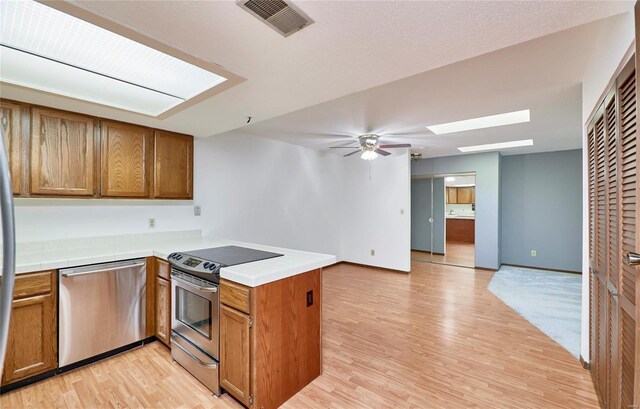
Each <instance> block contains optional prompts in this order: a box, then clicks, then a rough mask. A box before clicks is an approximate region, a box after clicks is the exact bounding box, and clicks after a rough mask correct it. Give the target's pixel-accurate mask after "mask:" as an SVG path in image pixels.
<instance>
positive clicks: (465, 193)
mask: <svg viewBox="0 0 640 409" xmlns="http://www.w3.org/2000/svg"><path fill="white" fill-rule="evenodd" d="M457 189H458V204H471V203H473V200H472V196H473V188H472V187H459V188H457Z"/></svg>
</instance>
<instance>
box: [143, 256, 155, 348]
mask: <svg viewBox="0 0 640 409" xmlns="http://www.w3.org/2000/svg"><path fill="white" fill-rule="evenodd" d="M146 261H147V282H146V285H145V289H146V291H147V297H146V303H145V307H146V311H145V315H146V324H147V331H146V333H145V336H146V337H152V336H155V335H156V270H157V263H156V258H155V257H147V260H146Z"/></svg>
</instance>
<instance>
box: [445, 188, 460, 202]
mask: <svg viewBox="0 0 640 409" xmlns="http://www.w3.org/2000/svg"><path fill="white" fill-rule="evenodd" d="M447 203H449V204H456V203H458V189H456V188H455V187H447Z"/></svg>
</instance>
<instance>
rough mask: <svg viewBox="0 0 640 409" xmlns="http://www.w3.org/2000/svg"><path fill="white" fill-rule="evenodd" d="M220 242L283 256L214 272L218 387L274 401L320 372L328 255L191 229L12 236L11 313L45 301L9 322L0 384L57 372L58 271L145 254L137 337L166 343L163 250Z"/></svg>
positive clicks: (255, 401)
mask: <svg viewBox="0 0 640 409" xmlns="http://www.w3.org/2000/svg"><path fill="white" fill-rule="evenodd" d="M230 245H236V246H243V247H247V248H252V249H256V250H262V251H271V252H277V253H280V254H282V255H283V256H281V257H277V258H273V259H267V260H261V261H256V262H252V263H248V264H242V265H237V266H231V267H223V268H221V269H220V284H219V296H220V315H219V317H220V320H219V328H220V362H219V375H220V386H221V387H222V388H223V389H224V390H226V391H227V392H228V393H229V394H230V395H232V396H233V397H234V398H236V399H237V400H238V401H239V402H241V403H242V404H243V405H245V406H246V407H249V408H265V409H266V408H275V407H278V406H280V405H281V404H282V403H284V402H285V401H286V400H287V399H289V398H290V397H291V396H293V395H294V394H295V393H296V392H298V391H299V390H301V389H302V388H303V387H304V386H306V385H307V384H308V383H310V382H311V381H313V379H315V378H316V377H317V376H319V375H320V374H321V372H322V350H321V309H322V308H321V306H322V268H323V267H325V266H328V265H331V264H334V263H335V262H336V258H335V256H332V255H326V254H318V253H309V252H304V251H297V250H290V249H283V248H276V247H270V246H263V245H257V244H250V243H242V242H235V241H229V240H217V239H211V238H206V237H201V236H200V232H199V231H189V232H170V233H156V234H142V235H140V234H138V235H127V236H117V237H116V236H112V237H101V238H84V239H77V240H75V239H73V240H64V241H43V242H31V243H19V244H18V253H17V271H18V275H17V278H16V295H15V301H14V307H13V309H14V313H15V315H14V316H15V317H20V316H21V314H26V313H30V312H28V309H27V308H23V304H25V300H28V299H35V298H37V299H38V300H39V302H41V303H42V304H43V305H45V308H43V309H42V311H43V314H42V316H40V317H37V318H35V317H33V316H30V317H29V321H30V322H31V324H26V323H25V322H26V321H25V320H21V319H19V318H16V319H13V320H12V322H11V329H10V342H9V350H8V355H7V359H6V365H5V368H6V370H5V374H4V375H5V376H4V377H3V382H2V384H3V390H4V391H6V390H9V389H13V388H15V387H20V386H23V385H26V384H28V383H31V382H33V381H35V380H39V379H42V378H44V377H48V376H53V375H55V374H56V373H57V372H58V369H59V368H58V362H59V361H58V351H57V349H56V348H55V345H56V337H57V335H58V322H57V318H56V317H57V315H58V313H57V308H58V305H57V300H58V299H59V298H60V295H59V294H58V293H57V280H59V274H58V271H57V270H58V269H68V268H70V267H78V266H86V265H92V264H96V263H105V262H118V261H123V260H132V259H143V260H146V271H147V272H146V300H145V301H144V302H143V304H145V305H146V308H145V309H143V311H146V329H145V330H144V331H143V333H144V334H145V335H146V337H145V339H144V341H142V342H141V344H144V343H147V342H150V341H152V340H154V339H156V338H157V339H159V340H161V341H162V342H164V343H165V344H167V345H171V340H170V337H169V333H170V332H171V316H172V310H171V303H172V302H176V301H175V300H174V301H172V299H173V298H174V297H175V294H172V292H171V291H168V289H170V288H171V280H172V278H171V276H170V267H169V263H168V262H167V258H168V256H169V254H171V253H173V252H175V251H185V252H188V251H194V250H198V249H206V248H216V247H223V246H230ZM52 249H54V250H52ZM45 284H46V285H45ZM45 287H46V288H45ZM26 291H35V292H33V293H26ZM29 297H31V298H29ZM71 300H72V302H73V298H71ZM21 309H22V311H21ZM45 312H46V313H45ZM61 319H62V318H61ZM34 320H35V321H34ZM143 320H144V318H143ZM36 321H37V322H39V323H41V324H42V325H37V323H36ZM27 325H29V328H28V329H27V332H28V333H29V334H30V336H33V335H34V333H33V332H34V331H37V332H39V333H38V334H37V335H38V336H37V337H36V338H37V339H40V340H41V342H39V343H38V344H37V345H36V344H34V343H30V344H29V345H27V344H26V343H24V342H22V341H21V340H20V339H19V337H20V336H21V335H22V334H25V328H23V326H24V327H26V326H27ZM31 344H34V345H31ZM25 345H27V347H25ZM134 346H135V345H134ZM34 368H35V369H34ZM7 386H8V388H6V387H7Z"/></svg>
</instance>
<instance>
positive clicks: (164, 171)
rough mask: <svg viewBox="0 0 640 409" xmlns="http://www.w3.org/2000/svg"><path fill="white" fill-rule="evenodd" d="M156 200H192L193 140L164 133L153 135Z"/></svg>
mask: <svg viewBox="0 0 640 409" xmlns="http://www.w3.org/2000/svg"><path fill="white" fill-rule="evenodd" d="M154 155H155V160H154V168H155V171H154V181H153V193H154V196H155V197H156V198H161V199H162V198H164V199H192V198H193V137H192V136H188V135H180V134H175V133H171V132H166V131H155V135H154Z"/></svg>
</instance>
